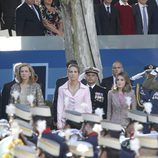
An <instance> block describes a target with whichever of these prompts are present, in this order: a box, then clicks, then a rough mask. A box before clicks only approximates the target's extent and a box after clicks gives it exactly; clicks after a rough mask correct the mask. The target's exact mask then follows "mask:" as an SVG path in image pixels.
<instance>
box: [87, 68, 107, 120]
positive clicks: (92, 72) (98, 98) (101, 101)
mask: <svg viewBox="0 0 158 158" xmlns="http://www.w3.org/2000/svg"><path fill="white" fill-rule="evenodd" d="M98 73H99V70H98V69H97V68H95V67H90V68H87V69H86V70H85V75H86V80H87V84H88V86H89V89H90V94H91V101H92V110H93V113H94V112H95V110H96V109H97V108H103V111H104V114H105V115H104V116H103V118H106V113H107V93H108V92H107V90H106V89H105V88H103V87H101V86H98V85H97V84H96V83H97V81H98Z"/></svg>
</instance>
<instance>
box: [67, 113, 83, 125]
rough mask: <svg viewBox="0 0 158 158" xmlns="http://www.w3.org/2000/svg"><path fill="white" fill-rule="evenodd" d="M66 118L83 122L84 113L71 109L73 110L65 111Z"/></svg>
mask: <svg viewBox="0 0 158 158" xmlns="http://www.w3.org/2000/svg"><path fill="white" fill-rule="evenodd" d="M65 119H66V120H70V121H73V122H76V123H81V122H83V117H82V114H81V113H79V112H76V111H71V110H66V111H65Z"/></svg>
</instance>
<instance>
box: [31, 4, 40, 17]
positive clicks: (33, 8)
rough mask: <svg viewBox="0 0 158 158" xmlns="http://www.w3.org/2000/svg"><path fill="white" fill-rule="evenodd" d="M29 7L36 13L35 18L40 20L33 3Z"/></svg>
mask: <svg viewBox="0 0 158 158" xmlns="http://www.w3.org/2000/svg"><path fill="white" fill-rule="evenodd" d="M31 9H32V10H33V11H34V13H35V14H36V16H37V18H38V19H39V20H40V17H39V14H38V12H37V10H36V9H35V7H34V5H32V6H31Z"/></svg>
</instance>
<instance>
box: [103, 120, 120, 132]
mask: <svg viewBox="0 0 158 158" xmlns="http://www.w3.org/2000/svg"><path fill="white" fill-rule="evenodd" d="M101 126H102V128H103V129H107V130H112V131H121V130H122V126H121V125H120V124H118V123H113V122H110V121H107V120H103V121H101Z"/></svg>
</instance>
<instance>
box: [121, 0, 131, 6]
mask: <svg viewBox="0 0 158 158" xmlns="http://www.w3.org/2000/svg"><path fill="white" fill-rule="evenodd" d="M119 3H120V5H124V6H126V5H129V4H128V3H123V2H122V1H121V0H119Z"/></svg>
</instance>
